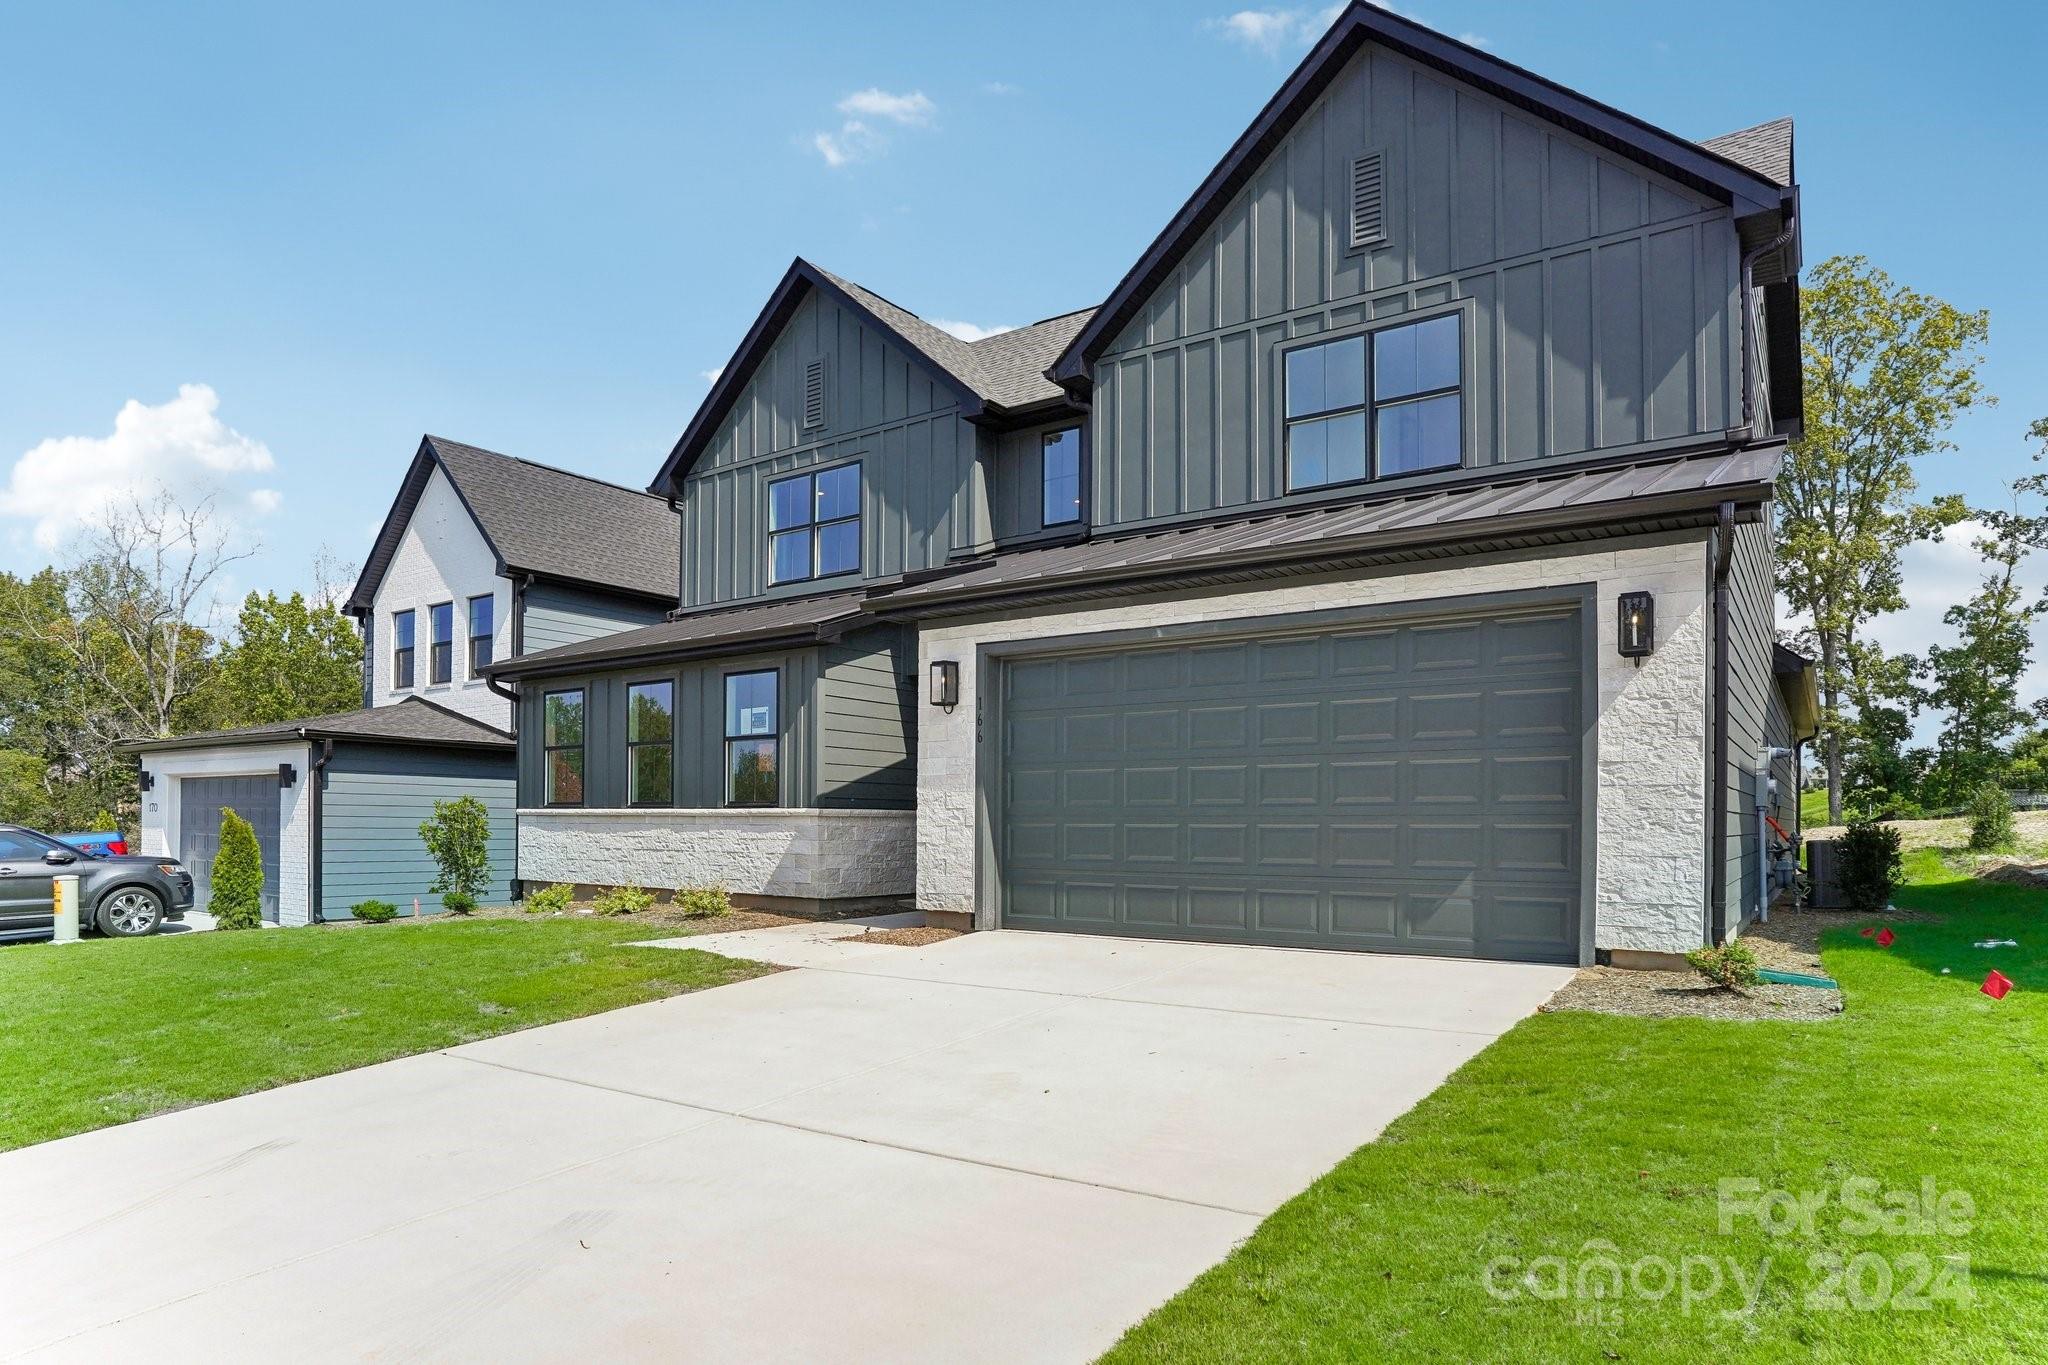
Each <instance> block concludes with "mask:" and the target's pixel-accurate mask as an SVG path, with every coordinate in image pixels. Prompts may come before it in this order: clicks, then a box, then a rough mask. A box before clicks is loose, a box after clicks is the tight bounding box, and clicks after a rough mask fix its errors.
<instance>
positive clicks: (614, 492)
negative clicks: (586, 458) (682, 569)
mask: <svg viewBox="0 0 2048 1365" xmlns="http://www.w3.org/2000/svg"><path fill="white" fill-rule="evenodd" d="M427 444H428V445H429V446H431V447H432V448H433V450H434V452H435V454H436V455H438V456H439V457H440V461H441V466H442V468H444V469H446V470H447V471H448V477H449V478H450V479H451V480H452V481H453V482H454V484H455V488H456V491H457V492H458V493H460V494H461V495H462V500H463V501H464V502H465V503H467V504H468V505H469V509H470V511H472V512H474V513H475V514H476V518H477V520H478V521H479V522H481V523H482V524H483V530H484V535H485V536H486V537H487V538H489V540H490V541H491V543H492V545H494V546H495V547H496V548H497V551H498V554H499V556H500V557H501V558H502V559H503V560H504V561H505V564H506V567H507V568H510V569H513V570H515V571H523V572H527V573H537V574H540V575H542V576H543V577H547V578H558V579H565V580H567V581H569V582H573V583H587V584H590V585H592V586H594V587H600V588H617V589H621V590H623V591H626V592H632V593H639V594H641V595H643V596H648V597H656V598H666V599H668V600H669V601H671V602H673V601H674V600H675V596H676V572H677V565H676V560H677V556H678V555H679V554H680V553H681V547H682V540H681V535H682V532H681V527H680V525H679V523H678V520H677V517H676V514H675V513H674V512H673V511H671V510H670V509H669V505H668V502H667V501H666V500H665V499H662V498H657V497H655V496H653V495H652V494H649V493H643V492H641V491H640V490H638V489H634V488H622V487H620V486H619V485H618V484H615V483H606V482H605V481H604V480H602V479H593V478H591V477H590V476H588V475H586V474H572V473H570V472H569V471H568V470H566V469H556V468H554V467H553V466H552V465H544V464H535V463H533V462H532V461H531V460H521V459H516V458H514V457H513V456H510V455H500V454H498V453H496V452H495V451H489V450H482V449H479V448H478V447H476V446H472V445H464V444H463V443H462V442H460V441H451V440H448V439H447V438H446V437H442V436H429V437H427Z"/></svg>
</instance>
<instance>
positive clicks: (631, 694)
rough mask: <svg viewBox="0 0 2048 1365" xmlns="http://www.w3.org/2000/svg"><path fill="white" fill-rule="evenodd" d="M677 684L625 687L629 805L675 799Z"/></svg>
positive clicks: (627, 792)
mask: <svg viewBox="0 0 2048 1365" xmlns="http://www.w3.org/2000/svg"><path fill="white" fill-rule="evenodd" d="M675 716H676V685H675V684H674V683H672V682H668V681H666V680H664V681H662V682H644V683H634V684H633V685H632V686H630V687H628V688H627V689H626V804H627V805H629V806H666V805H670V804H672V803H673V802H674V801H675V790H676V787H675V781H676V779H675V772H676V727H675Z"/></svg>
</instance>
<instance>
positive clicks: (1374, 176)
mask: <svg viewBox="0 0 2048 1365" xmlns="http://www.w3.org/2000/svg"><path fill="white" fill-rule="evenodd" d="M1386 239H1387V154H1386V153H1385V152H1367V153H1366V154H1365V155H1364V156H1361V157H1357V158H1355V159H1354V160H1353V161H1352V163H1351V249H1352V250H1353V251H1356V250H1358V249H1359V248H1361V247H1368V246H1374V245H1377V244H1378V243H1380V242H1384V241H1385V240H1386Z"/></svg>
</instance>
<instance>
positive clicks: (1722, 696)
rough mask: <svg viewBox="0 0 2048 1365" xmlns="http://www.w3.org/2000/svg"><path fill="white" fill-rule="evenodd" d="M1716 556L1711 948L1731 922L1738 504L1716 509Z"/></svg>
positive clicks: (1709, 838)
mask: <svg viewBox="0 0 2048 1365" xmlns="http://www.w3.org/2000/svg"><path fill="white" fill-rule="evenodd" d="M1714 544H1715V555H1714V641H1713V651H1714V681H1713V695H1712V697H1711V698H1709V701H1708V706H1709V715H1710V717H1711V722H1712V738H1711V739H1710V740H1709V741H1708V744H1707V802H1708V806H1707V884H1708V887H1709V888H1710V889H1709V891H1708V895H1707V921H1706V925H1705V927H1704V932H1703V934H1702V940H1703V941H1704V942H1705V944H1706V946H1708V947H1709V948H1711V947H1713V946H1714V944H1715V943H1717V942H1719V941H1720V939H1721V938H1722V937H1723V936H1724V935H1725V934H1726V932H1727V931H1726V927H1725V926H1726V925H1727V923H1728V571H1729V569H1730V567H1732V565H1733V563H1734V560H1735V504H1734V503H1732V502H1724V503H1722V504H1721V507H1720V511H1719V514H1718V529H1717V533H1716V537H1715V541H1714Z"/></svg>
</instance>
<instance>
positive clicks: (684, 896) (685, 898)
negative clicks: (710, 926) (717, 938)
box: [676, 886, 732, 919]
mask: <svg viewBox="0 0 2048 1365" xmlns="http://www.w3.org/2000/svg"><path fill="white" fill-rule="evenodd" d="M676 909H678V910H680V911H682V912H683V913H684V914H686V915H702V916H704V917H705V918H706V919H715V918H717V917H718V916H720V915H730V914H731V913H732V897H731V896H729V895H727V894H726V892H725V888H724V887H722V886H691V887H685V888H684V889H683V890H681V891H678V892H677V893H676Z"/></svg>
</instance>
